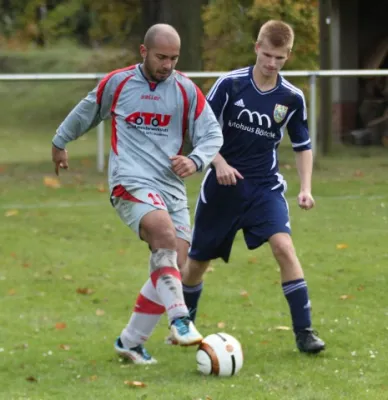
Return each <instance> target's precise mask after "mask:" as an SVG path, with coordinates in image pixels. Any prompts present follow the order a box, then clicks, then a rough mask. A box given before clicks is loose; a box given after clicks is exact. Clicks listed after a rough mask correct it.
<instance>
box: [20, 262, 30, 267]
mask: <svg viewBox="0 0 388 400" xmlns="http://www.w3.org/2000/svg"><path fill="white" fill-rule="evenodd" d="M22 265H23V268H30V266H31V264H30V263H28V262H25V263H23V264H22Z"/></svg>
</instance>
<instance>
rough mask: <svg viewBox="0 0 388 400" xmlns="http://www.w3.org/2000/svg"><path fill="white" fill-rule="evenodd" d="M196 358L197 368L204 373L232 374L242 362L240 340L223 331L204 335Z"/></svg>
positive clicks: (235, 372)
mask: <svg viewBox="0 0 388 400" xmlns="http://www.w3.org/2000/svg"><path fill="white" fill-rule="evenodd" d="M196 358H197V370H198V371H199V372H200V373H202V374H204V375H216V376H233V375H236V374H237V373H238V372H239V371H240V369H241V368H242V366H243V362H244V355H243V351H242V347H241V344H240V342H239V341H238V340H237V339H236V338H235V337H233V336H231V335H229V334H227V333H224V332H220V333H213V334H211V335H209V336H206V337H205V338H204V339H203V341H202V343H201V344H200V345H199V347H198V350H197V353H196Z"/></svg>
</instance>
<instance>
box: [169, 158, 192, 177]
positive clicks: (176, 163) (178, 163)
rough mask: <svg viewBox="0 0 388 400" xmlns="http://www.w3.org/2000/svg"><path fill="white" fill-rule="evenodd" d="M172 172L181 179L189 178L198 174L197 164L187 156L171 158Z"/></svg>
mask: <svg viewBox="0 0 388 400" xmlns="http://www.w3.org/2000/svg"><path fill="white" fill-rule="evenodd" d="M170 160H171V167H172V170H173V171H174V172H175V173H176V174H177V175H178V176H179V177H181V178H187V177H188V176H190V175H193V174H194V173H195V172H197V165H196V164H195V162H194V161H193V160H192V159H190V158H188V157H185V156H172V157H170Z"/></svg>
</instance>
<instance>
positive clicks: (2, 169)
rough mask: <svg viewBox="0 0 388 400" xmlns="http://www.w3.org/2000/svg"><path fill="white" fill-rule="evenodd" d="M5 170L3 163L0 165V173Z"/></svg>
mask: <svg viewBox="0 0 388 400" xmlns="http://www.w3.org/2000/svg"><path fill="white" fill-rule="evenodd" d="M6 170H7V167H5V166H3V165H1V166H0V174H1V173H3V172H5V171H6Z"/></svg>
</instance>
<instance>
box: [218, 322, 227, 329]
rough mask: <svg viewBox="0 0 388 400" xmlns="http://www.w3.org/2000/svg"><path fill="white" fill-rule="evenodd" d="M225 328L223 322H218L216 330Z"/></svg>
mask: <svg viewBox="0 0 388 400" xmlns="http://www.w3.org/2000/svg"><path fill="white" fill-rule="evenodd" d="M225 326H226V324H225V322H219V323H218V324H217V328H220V329H224V328H225Z"/></svg>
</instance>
